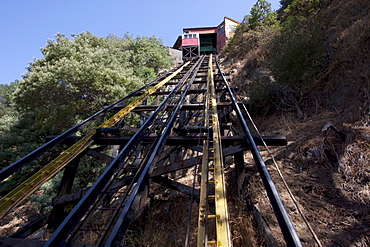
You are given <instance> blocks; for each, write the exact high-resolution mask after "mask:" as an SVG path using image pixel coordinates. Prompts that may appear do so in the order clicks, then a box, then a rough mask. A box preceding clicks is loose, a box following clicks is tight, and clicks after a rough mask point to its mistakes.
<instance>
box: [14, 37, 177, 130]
mask: <svg viewBox="0 0 370 247" xmlns="http://www.w3.org/2000/svg"><path fill="white" fill-rule="evenodd" d="M72 37H73V39H69V38H67V37H66V36H65V35H62V34H57V35H56V37H55V40H48V41H47V44H46V46H45V47H43V48H41V52H42V54H43V56H44V57H43V58H41V59H36V60H35V61H33V62H31V63H30V65H29V67H28V68H27V73H26V74H25V75H23V80H22V81H20V82H19V85H18V87H17V90H16V92H15V94H14V102H15V104H16V107H17V109H18V110H19V111H20V112H21V113H22V114H23V113H26V112H28V113H29V112H33V113H34V114H35V123H36V126H37V128H38V129H41V130H43V131H44V132H45V133H53V134H57V133H60V132H61V131H63V130H65V129H66V128H69V127H71V126H73V124H75V123H76V122H77V121H79V120H81V119H83V118H85V117H87V116H89V115H91V114H92V113H93V112H95V111H97V110H98V109H100V108H101V107H103V106H104V105H105V104H107V103H109V102H112V101H114V100H116V99H118V98H119V97H122V96H124V95H125V94H127V93H129V92H131V91H132V90H134V89H135V88H138V87H139V86H140V85H142V84H143V83H144V82H146V81H148V80H149V79H151V78H154V77H155V76H156V72H157V71H158V69H159V68H165V67H169V65H170V58H169V57H168V55H167V54H168V52H167V49H166V48H164V47H163V46H162V45H161V41H160V40H158V39H157V38H155V37H137V38H132V37H131V36H130V35H128V34H126V35H125V36H124V37H123V38H120V37H117V36H114V35H110V36H108V37H107V38H103V37H97V36H94V35H92V34H91V33H89V32H83V33H80V34H78V35H72Z"/></svg>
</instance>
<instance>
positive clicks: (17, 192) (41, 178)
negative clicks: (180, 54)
mask: <svg viewBox="0 0 370 247" xmlns="http://www.w3.org/2000/svg"><path fill="white" fill-rule="evenodd" d="M189 63H190V62H187V63H185V64H184V65H183V66H181V67H180V68H179V69H178V70H176V71H175V72H173V73H172V74H171V75H169V76H168V77H166V78H165V79H164V80H162V81H160V82H159V83H157V84H156V85H155V86H153V87H151V88H150V89H149V90H147V91H146V92H145V93H143V94H142V95H141V96H140V97H138V98H137V99H136V100H134V101H133V102H131V103H130V104H128V105H127V106H126V107H124V108H123V109H122V110H120V111H119V112H117V113H116V114H115V115H113V116H112V117H111V118H110V119H108V120H107V121H105V122H104V123H103V124H101V125H100V126H99V127H112V126H113V125H115V124H116V123H117V122H118V121H120V120H121V119H122V118H123V117H124V116H125V115H127V114H128V113H129V112H131V111H132V110H133V109H134V108H135V107H136V106H137V105H139V104H140V103H141V102H142V101H143V100H144V99H146V98H147V97H148V96H149V95H151V94H153V93H154V92H155V91H156V90H158V89H159V88H160V87H161V86H163V85H164V84H165V83H167V82H168V81H170V80H171V79H172V78H173V77H175V76H176V75H177V74H178V73H179V72H180V71H182V70H183V68H185V67H186V66H187V65H189ZM95 133H96V131H95V130H94V131H92V132H90V133H89V134H87V135H86V136H84V137H83V138H82V139H81V140H79V141H78V142H77V143H75V144H74V145H72V146H71V147H69V148H68V149H67V150H65V151H64V152H62V153H61V154H60V155H59V156H58V157H56V158H55V159H54V160H53V161H51V162H50V163H49V164H47V165H45V166H44V167H43V168H42V169H40V170H39V171H38V172H36V173H35V174H34V175H32V176H31V177H30V178H29V179H27V180H26V181H24V182H23V183H22V184H20V185H19V186H18V187H17V188H15V189H14V190H12V191H11V192H9V193H8V194H7V195H6V196H4V197H3V198H1V199H0V219H2V218H3V217H4V216H5V215H6V214H7V213H9V212H10V211H11V210H12V209H13V208H15V207H16V206H17V205H19V204H20V203H21V202H22V201H23V200H24V199H25V198H27V197H28V196H29V195H31V194H32V193H33V192H35V191H36V190H37V189H38V188H39V187H40V186H41V185H42V184H43V183H44V182H46V181H47V180H49V179H50V178H51V177H53V176H54V175H55V174H56V173H57V172H58V171H59V170H61V169H62V168H64V167H65V166H66V165H67V164H68V163H69V162H70V161H71V160H73V159H74V158H76V157H77V156H78V155H79V154H80V153H81V152H83V151H84V150H85V149H86V148H88V147H89V146H90V145H91V144H92V143H93V141H94V135H95Z"/></svg>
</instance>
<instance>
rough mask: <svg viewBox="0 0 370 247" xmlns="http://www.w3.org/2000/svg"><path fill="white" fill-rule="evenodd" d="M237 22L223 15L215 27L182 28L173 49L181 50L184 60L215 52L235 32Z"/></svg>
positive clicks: (219, 49) (217, 51) (218, 50)
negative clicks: (222, 18) (181, 32)
mask: <svg viewBox="0 0 370 247" xmlns="http://www.w3.org/2000/svg"><path fill="white" fill-rule="evenodd" d="M238 24H239V22H237V21H235V20H233V19H230V18H228V17H224V20H223V21H222V22H221V23H220V24H219V25H218V26H216V27H195V28H184V29H183V34H182V35H181V36H179V37H178V38H177V40H176V42H175V44H174V45H173V49H176V50H181V51H182V57H183V59H185V60H186V59H189V58H193V57H197V56H199V55H201V54H210V53H216V54H217V53H219V52H220V51H221V49H222V48H223V47H224V46H225V44H226V43H227V41H228V40H229V39H230V38H231V37H232V35H233V34H234V33H235V28H236V26H237V25H238Z"/></svg>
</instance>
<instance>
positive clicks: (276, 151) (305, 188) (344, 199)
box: [246, 112, 370, 247]
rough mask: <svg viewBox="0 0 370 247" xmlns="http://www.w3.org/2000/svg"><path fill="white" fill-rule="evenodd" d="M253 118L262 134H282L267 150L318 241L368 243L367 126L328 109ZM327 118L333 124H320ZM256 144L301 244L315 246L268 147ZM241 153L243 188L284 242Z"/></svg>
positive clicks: (369, 139) (326, 243) (369, 165)
mask: <svg viewBox="0 0 370 247" xmlns="http://www.w3.org/2000/svg"><path fill="white" fill-rule="evenodd" d="M257 122H259V124H258V126H260V127H259V128H260V131H261V133H262V134H263V135H285V136H286V137H287V140H288V146H287V147H278V148H271V151H272V153H273V155H274V156H275V159H276V161H277V164H278V167H279V168H280V170H281V172H282V174H283V177H284V179H285V180H286V183H287V184H288V186H289V188H290V190H291V191H292V193H293V195H294V197H295V199H296V200H297V202H298V206H299V208H300V209H301V211H302V212H303V214H304V216H305V217H306V218H307V220H308V222H309V224H310V225H311V227H312V229H313V230H314V232H315V233H316V235H317V236H318V239H319V241H320V242H321V244H322V246H351V247H355V246H356V247H359V246H370V189H369V186H370V161H369V160H370V127H366V124H363V123H359V124H352V125H349V124H343V123H341V122H340V121H339V118H338V116H337V114H336V113H333V112H326V113H322V114H319V115H316V116H313V117H312V118H309V119H305V120H303V121H296V120H294V118H293V117H292V118H289V117H286V116H285V117H273V118H268V119H258V121H257ZM266 123H267V124H266ZM328 123H331V124H332V126H333V127H332V128H326V127H327V126H329V125H330V124H328ZM325 126H326V127H325ZM325 129H326V130H325ZM335 130H336V131H337V132H338V133H337V132H335ZM260 150H261V151H262V154H263V157H264V160H265V161H266V164H267V166H268V169H269V171H270V174H271V176H272V179H273V181H274V183H275V185H276V187H277V189H278V191H279V194H280V196H281V198H282V200H283V203H284V205H285V207H286V209H287V212H288V213H289V215H290V217H291V220H292V222H293V225H294V226H295V228H296V231H297V234H298V236H299V237H300V239H301V241H302V244H303V245H304V246H318V245H317V244H316V242H315V241H314V238H313V237H312V234H311V233H310V231H309V230H308V227H307V225H306V224H305V223H304V221H303V218H302V216H301V215H300V214H299V212H298V210H297V208H296V206H295V205H294V203H293V200H292V199H291V197H290V196H289V194H288V192H287V189H286V188H285V187H284V185H283V182H282V179H281V177H280V176H279V174H278V172H277V169H276V167H275V166H274V164H273V162H272V160H271V159H270V157H269V156H268V153H267V152H266V151H265V149H264V148H262V147H261V148H260ZM246 156H247V157H246V158H247V160H249V161H247V164H246V165H247V177H248V179H249V182H250V184H249V187H248V188H249V194H250V196H251V198H253V201H254V204H255V206H256V207H257V208H258V209H259V210H260V212H261V215H262V217H263V218H264V220H265V221H266V223H267V225H268V226H269V228H270V229H271V231H272V234H273V235H274V237H275V238H276V239H277V240H278V242H279V245H284V242H283V239H282V238H281V233H280V230H279V227H278V224H277V222H276V220H275V217H274V215H273V212H272V208H271V206H269V202H268V198H267V196H266V194H265V192H264V190H263V187H262V182H261V181H260V178H259V174H258V172H257V171H256V169H255V168H254V165H253V161H252V157H251V156H250V155H249V154H246Z"/></svg>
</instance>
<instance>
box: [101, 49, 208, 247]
mask: <svg viewBox="0 0 370 247" xmlns="http://www.w3.org/2000/svg"><path fill="white" fill-rule="evenodd" d="M203 59H204V56H202V57H201V58H199V59H198V61H197V63H196V64H195V65H194V67H195V69H194V72H193V76H192V78H191V80H190V82H189V83H188V85H187V86H186V88H185V90H184V91H183V92H182V94H181V97H180V99H179V101H178V102H177V104H176V107H175V109H174V110H173V112H172V115H171V117H170V119H169V121H168V123H167V124H166V126H165V128H164V129H163V131H162V134H161V136H160V137H159V139H158V141H157V143H156V146H155V148H154V150H153V151H152V153H151V155H150V157H149V159H148V161H147V162H146V164H145V166H144V169H143V171H142V173H141V174H140V177H139V179H138V180H137V183H136V184H135V187H134V189H133V192H132V193H131V194H130V197H129V198H128V200H127V202H126V204H125V207H124V209H123V210H122V212H121V214H120V216H119V218H118V220H117V222H116V224H115V226H114V228H113V230H112V232H111V234H110V235H109V238H108V239H107V242H106V243H105V245H104V246H105V247H110V246H117V245H118V244H119V242H120V241H121V239H117V235H118V233H120V236H121V237H123V235H124V234H125V232H126V230H127V228H128V226H127V225H126V226H124V227H123V226H122V224H123V223H124V219H125V218H126V216H127V214H128V212H129V210H130V208H131V205H132V203H133V201H134V199H135V197H136V194H137V193H138V191H139V189H140V188H141V186H142V184H144V180H145V179H146V178H149V177H150V174H151V173H152V170H153V167H154V164H156V162H157V160H158V151H159V150H160V148H163V146H164V142H165V138H167V136H168V135H169V133H170V131H171V128H172V126H173V124H174V122H175V120H176V117H177V115H178V112H179V110H180V107H181V105H182V102H183V101H184V99H185V97H186V95H187V91H188V90H189V88H190V86H191V85H192V83H193V82H194V80H195V77H196V74H197V72H198V70H199V67H200V65H201V63H202V61H203Z"/></svg>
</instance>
